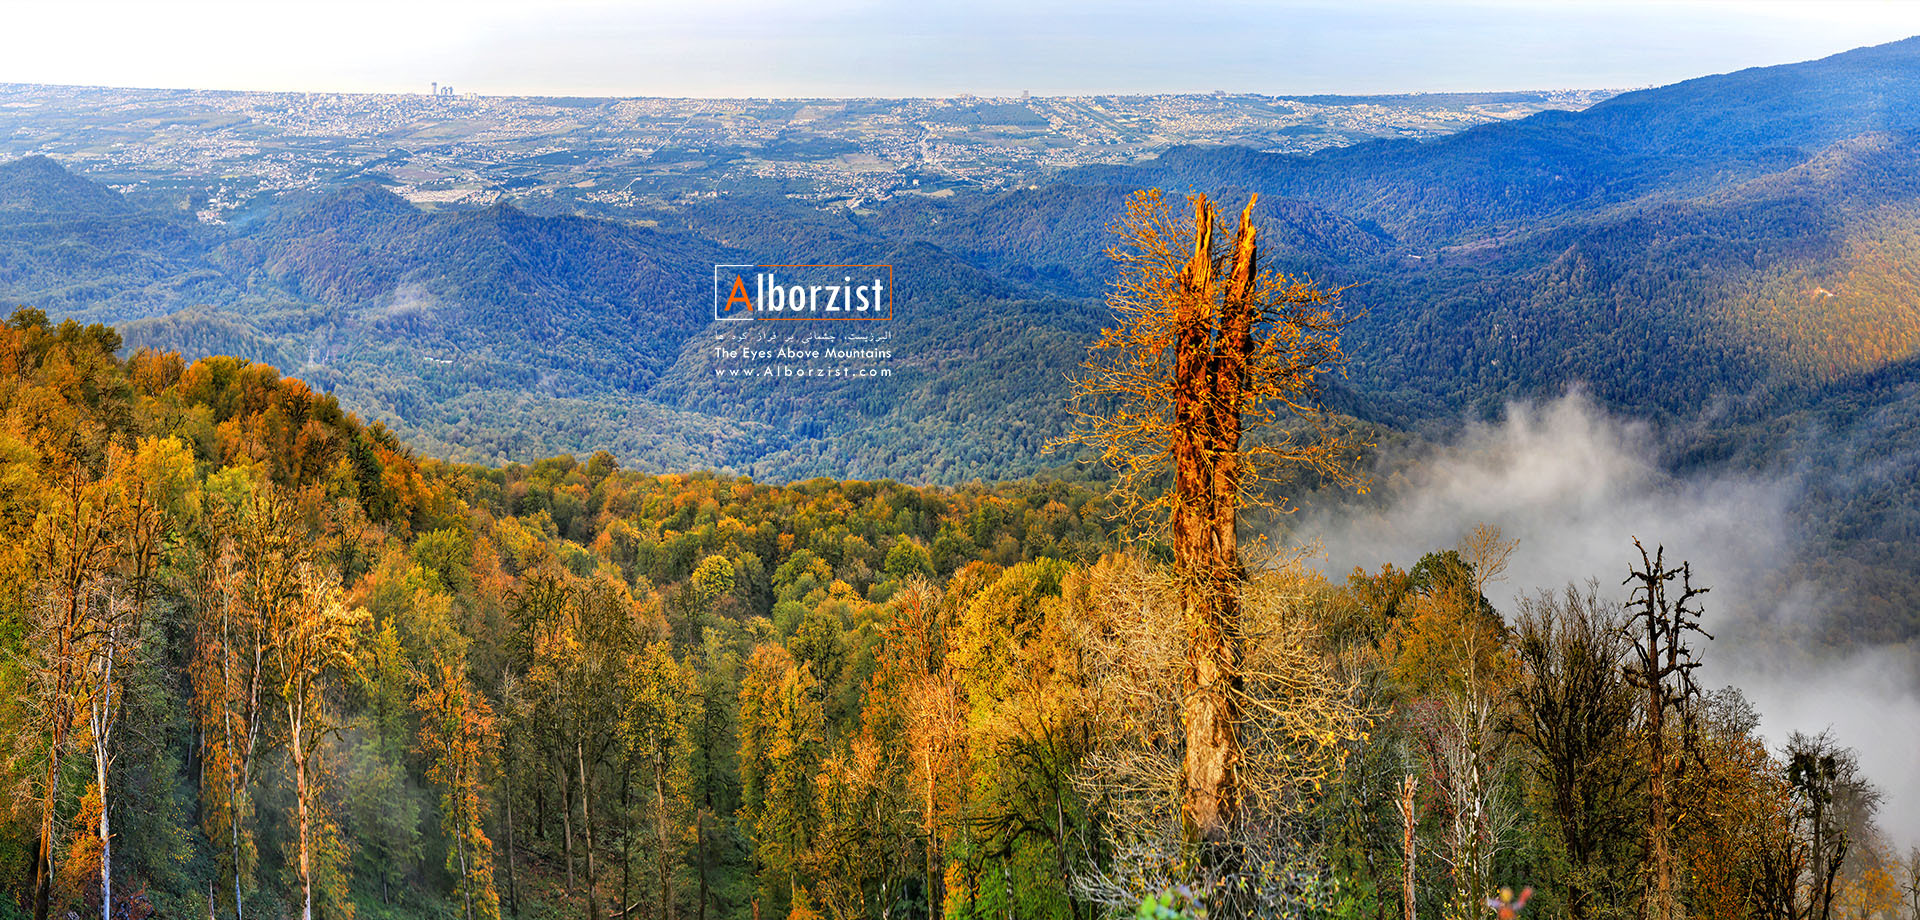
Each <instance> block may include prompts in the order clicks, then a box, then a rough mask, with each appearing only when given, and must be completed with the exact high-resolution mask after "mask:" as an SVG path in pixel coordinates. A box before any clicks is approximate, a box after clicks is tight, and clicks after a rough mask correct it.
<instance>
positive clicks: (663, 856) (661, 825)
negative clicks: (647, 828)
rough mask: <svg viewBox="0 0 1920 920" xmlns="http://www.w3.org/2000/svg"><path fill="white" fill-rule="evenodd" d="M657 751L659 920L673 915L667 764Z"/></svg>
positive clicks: (655, 810)
mask: <svg viewBox="0 0 1920 920" xmlns="http://www.w3.org/2000/svg"><path fill="white" fill-rule="evenodd" d="M663 761H664V758H662V757H661V756H660V755H659V754H658V753H656V754H655V755H654V761H653V825H654V829H655V830H654V837H655V846H656V848H657V849H658V851H659V852H658V853H657V855H656V857H655V861H656V862H657V863H658V864H659V867H660V920H671V918H672V917H673V887H672V882H671V880H670V879H669V878H668V872H667V765H666V763H664V762H663Z"/></svg>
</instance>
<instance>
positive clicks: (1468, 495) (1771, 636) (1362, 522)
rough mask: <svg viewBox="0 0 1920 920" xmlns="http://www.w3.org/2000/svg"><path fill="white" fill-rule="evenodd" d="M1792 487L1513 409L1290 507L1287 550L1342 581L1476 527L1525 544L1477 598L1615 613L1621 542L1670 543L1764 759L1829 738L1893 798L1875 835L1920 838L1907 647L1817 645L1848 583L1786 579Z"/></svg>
mask: <svg viewBox="0 0 1920 920" xmlns="http://www.w3.org/2000/svg"><path fill="white" fill-rule="evenodd" d="M1800 475H1803V474H1796V473H1781V474H1777V475H1755V474H1699V475H1689V476H1674V475H1671V474H1669V473H1667V472H1665V471H1664V467H1663V465H1662V463H1661V458H1660V450H1659V447H1658V444H1657V442H1656V438H1655V435H1654V432H1653V431H1652V429H1651V428H1649V427H1648V426H1647V425H1645V424H1642V423H1639V422H1634V421H1631V420H1627V419H1622V418H1619V417H1616V416H1613V415H1610V414H1609V413H1607V412H1605V411H1604V410H1602V409H1600V408H1598V407H1597V406H1595V405H1594V404H1593V403H1592V402H1591V401H1590V400H1588V399H1587V398H1586V397H1584V396H1583V395H1581V394H1579V393H1573V394H1569V395H1567V396H1564V397H1562V398H1560V399H1557V400H1553V401H1551V402H1546V403H1515V404H1512V405H1510V406H1508V408H1507V412H1506V415H1505V417H1504V418H1503V419H1502V420H1501V421H1499V422H1497V423H1493V424H1488V423H1481V422H1474V423H1469V424H1467V425H1466V426H1465V427H1464V428H1463V430H1462V431H1461V432H1460V433H1459V434H1458V435H1457V436H1456V437H1454V438H1453V439H1451V440H1450V441H1448V442H1446V443H1443V444H1440V445H1437V446H1436V445H1431V444H1425V445H1422V446H1421V447H1420V448H1419V455H1418V456H1386V457H1383V458H1382V460H1381V464H1380V467H1379V471H1378V472H1377V474H1376V478H1375V483H1374V488H1375V498H1376V500H1375V501H1373V502H1370V503H1369V504H1368V507H1367V508H1366V509H1363V510H1356V509H1355V508H1353V507H1352V506H1351V505H1349V506H1347V507H1343V508H1337V509H1326V510H1322V511H1319V512H1317V513H1316V510H1315V509H1312V508H1309V509H1306V510H1302V511H1301V512H1300V515H1301V517H1300V519H1299V520H1296V521H1293V522H1292V523H1293V525H1294V526H1293V528H1292V533H1291V534H1290V538H1291V539H1292V540H1294V541H1296V542H1307V541H1318V542H1319V543H1320V544H1321V545H1322V546H1323V547H1324V548H1325V556H1324V559H1323V560H1322V563H1321V564H1322V565H1323V566H1324V568H1325V570H1326V571H1327V572H1328V573H1329V574H1330V575H1333V576H1334V577H1336V578H1337V577H1341V576H1344V574H1345V573H1346V572H1348V571H1350V570H1352V569H1353V568H1354V567H1355V566H1360V567H1363V568H1366V569H1368V570H1369V571H1373V570H1377V569H1378V568H1379V567H1380V565H1381V564H1382V563H1387V562H1391V563H1393V564H1394V565H1397V566H1400V567H1402V568H1405V567H1408V566H1411V565H1412V564H1413V563H1414V562H1415V561H1417V560H1418V559H1419V558H1420V557H1421V556H1422V555H1423V554H1425V553H1428V552H1431V551H1433V550H1436V549H1445V548H1449V547H1452V546H1454V545H1455V544H1457V543H1458V542H1459V540H1460V538H1461V537H1462V536H1464V535H1465V534H1466V533H1467V532H1468V531H1470V530H1471V529H1472V528H1473V527H1474V525H1475V524H1477V523H1481V522H1485V523H1489V524H1495V525H1498V526H1499V527H1500V528H1501V529H1502V530H1503V531H1504V532H1505V535H1506V536H1507V537H1508V538H1509V539H1515V538H1517V539H1518V540H1519V541H1520V544H1519V547H1518V548H1517V549H1516V550H1515V552H1514V554H1513V558H1512V560H1511V561H1510V563H1509V566H1508V570H1507V577H1506V579H1505V580H1504V581H1502V582H1499V583H1496V584H1494V585H1492V586H1490V587H1489V589H1488V595H1489V597H1490V599H1491V600H1492V601H1493V602H1494V603H1495V604H1496V605H1497V606H1499V607H1500V608H1501V609H1502V610H1508V611H1511V610H1513V609H1514V600H1515V598H1516V596H1517V595H1519V594H1522V593H1528V592H1532V591H1534V590H1536V589H1540V588H1549V589H1551V588H1555V587H1557V586H1562V585H1565V584H1566V583H1568V582H1570V581H1571V582H1580V583H1584V582H1585V581H1586V580H1587V579H1589V578H1596V579H1598V580H1599V582H1600V585H1601V589H1602V591H1603V592H1608V593H1610V594H1612V595H1613V596H1614V597H1616V598H1618V599H1621V600H1624V599H1625V597H1626V592H1627V588H1626V587H1625V586H1623V585H1622V584H1621V581H1622V580H1623V579H1624V578H1626V576H1627V572H1628V567H1629V564H1630V563H1632V562H1637V561H1638V555H1637V553H1636V552H1635V551H1634V548H1633V544H1632V540H1633V538H1634V537H1636V536H1637V537H1639V538H1640V539H1641V541H1642V542H1643V543H1645V545H1646V546H1647V548H1648V549H1649V550H1652V549H1654V548H1655V547H1656V546H1660V545H1664V546H1665V547H1666V552H1667V559H1668V561H1669V562H1670V563H1675V562H1678V561H1680V560H1686V561H1688V562H1690V563H1692V566H1693V573H1694V582H1695V584H1696V585H1702V586H1707V587H1710V588H1711V589H1712V590H1711V592H1710V593H1709V594H1707V595H1706V596H1705V597H1704V598H1703V602H1704V606H1705V609H1706V615H1705V617H1704V620H1703V623H1704V625H1705V627H1706V628H1707V629H1708V630H1709V631H1710V632H1712V633H1713V634H1714V636H1715V639H1714V641H1713V642H1711V643H1709V644H1708V645H1707V646H1706V648H1705V649H1703V652H1702V655H1703V658H1704V659H1705V661H1706V665H1705V666H1704V667H1703V668H1702V670H1701V673H1700V675H1699V676H1700V677H1701V678H1702V683H1703V684H1704V685H1707V686H1718V685H1722V684H1733V685H1735V686H1738V687H1740V688H1741V690H1742V691H1743V692H1745V693H1746V695H1747V697H1748V699H1750V700H1751V701H1752V702H1753V703H1754V705H1755V706H1756V707H1757V708H1758V709H1759V710H1760V713H1761V716H1762V723H1761V730H1762V731H1763V732H1764V733H1765V734H1766V736H1767V737H1768V739H1769V740H1770V741H1772V742H1773V743H1774V744H1775V745H1776V746H1778V745H1779V744H1780V743H1781V742H1783V741H1785V739H1786V738H1787V736H1788V735H1789V734H1790V733H1791V732H1793V731H1808V732H1817V731H1819V730H1821V729H1823V728H1827V727H1829V726H1831V727H1832V728H1833V729H1834V732H1835V735H1836V736H1837V737H1838V739H1839V740H1840V742H1841V743H1843V744H1846V745H1849V746H1851V747H1853V748H1855V749H1856V750H1858V751H1859V754H1860V760H1861V765H1862V766H1863V767H1865V768H1866V770H1867V771H1868V773H1869V775H1870V776H1871V777H1872V778H1873V781H1874V782H1875V783H1877V784H1878V785H1880V787H1881V788H1882V789H1884V790H1885V791H1886V792H1887V802H1886V805H1885V808H1884V810H1883V812H1882V820H1881V825H1882V826H1883V827H1884V828H1886V829H1887V830H1888V831H1889V833H1891V834H1892V835H1893V836H1894V837H1895V838H1896V840H1901V841H1903V842H1905V843H1915V842H1920V835H1917V834H1916V830H1915V829H1916V828H1920V770H1916V769H1915V768H1916V766H1917V765H1920V733H1916V732H1915V730H1914V729H1915V727H1916V726H1920V657H1917V656H1916V653H1915V652H1916V649H1915V646H1914V644H1913V643H1911V642H1909V643H1906V644H1902V645H1892V646H1875V647H1865V648H1847V649H1836V648H1831V647H1827V646H1825V645H1822V644H1821V642H1820V641H1819V639H1818V638H1817V637H1819V636H1821V635H1822V634H1823V627H1824V626H1825V625H1826V624H1825V620H1826V617H1827V615H1828V612H1829V611H1832V610H1836V609H1840V608H1839V606H1838V605H1842V604H1845V603H1846V586H1844V585H1829V584H1818V583H1813V582H1807V581H1794V582H1789V581H1787V580H1786V579H1785V578H1784V577H1783V575H1782V573H1784V572H1786V571H1788V570H1789V569H1791V568H1794V566H1791V565H1790V563H1791V562H1793V561H1794V560H1795V559H1796V558H1797V554H1799V553H1800V552H1802V551H1803V550H1802V547H1803V545H1804V541H1803V540H1801V539H1800V537H1799V535H1798V534H1797V532H1796V527H1795V525H1794V523H1793V514H1792V512H1793V509H1794V505H1795V502H1796V500H1797V499H1798V497H1799V496H1800V494H1801V488H1800V485H1799V482H1800V478H1799V477H1800Z"/></svg>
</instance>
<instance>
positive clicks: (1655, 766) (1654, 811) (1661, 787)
mask: <svg viewBox="0 0 1920 920" xmlns="http://www.w3.org/2000/svg"><path fill="white" fill-rule="evenodd" d="M1648 622H1649V624H1650V628H1649V631H1650V632H1651V624H1652V620H1651V618H1650V619H1649V621H1648ZM1650 638H1652V637H1650ZM1654 641H1658V640H1657V638H1656V639H1654ZM1650 683H1651V684H1652V686H1651V687H1650V688H1649V690H1648V694H1649V699H1648V705H1647V747H1648V758H1647V818H1648V820H1647V847H1648V856H1649V857H1650V862H1652V863H1653V866H1652V868H1653V872H1652V878H1651V879H1650V881H1651V882H1652V883H1653V897H1652V898H1651V899H1649V900H1650V903H1649V904H1648V907H1649V908H1650V910H1649V914H1650V915H1651V918H1650V920H1674V909H1673V860H1672V857H1671V855H1670V854H1669V853H1668V842H1667V761H1666V740H1667V739H1666V733H1667V730H1666V708H1667V707H1666V701H1665V695H1666V690H1665V688H1664V687H1662V686H1661V684H1660V681H1658V680H1654V681H1651V682H1650Z"/></svg>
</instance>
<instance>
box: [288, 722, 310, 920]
mask: <svg viewBox="0 0 1920 920" xmlns="http://www.w3.org/2000/svg"><path fill="white" fill-rule="evenodd" d="M299 710H300V707H298V706H296V705H294V704H292V703H289V704H288V705H287V724H288V726H289V727H291V728H292V729H293V731H292V732H291V733H290V734H291V735H292V736H293V737H292V742H293V792H294V799H295V806H294V810H295V814H296V817H297V819H298V821H299V824H300V898H301V901H300V920H313V859H312V841H311V835H310V833H309V832H310V818H309V816H308V814H307V758H306V741H305V739H304V738H302V737H301V735H302V734H304V727H305V726H304V725H303V724H302V723H303V721H304V720H303V719H302V718H301V717H302V715H303V713H301V712H300V711H299Z"/></svg>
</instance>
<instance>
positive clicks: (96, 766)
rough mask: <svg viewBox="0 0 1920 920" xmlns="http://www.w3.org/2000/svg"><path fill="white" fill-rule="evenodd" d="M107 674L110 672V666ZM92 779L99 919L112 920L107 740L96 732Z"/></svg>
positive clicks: (111, 848)
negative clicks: (96, 793)
mask: <svg viewBox="0 0 1920 920" xmlns="http://www.w3.org/2000/svg"><path fill="white" fill-rule="evenodd" d="M108 674H109V675H111V674H112V668H111V666H109V668H108ZM108 680H112V677H111V676H109V677H108ZM109 705H111V704H109ZM93 781H94V783H95V784H96V785H98V786H99V787H100V920H113V832H112V829H111V828H110V827H108V826H107V742H106V739H105V738H100V737H99V735H98V733H97V732H96V734H95V741H94V752H93Z"/></svg>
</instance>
